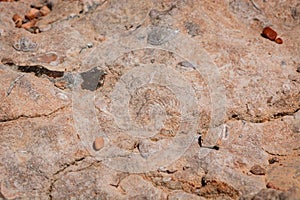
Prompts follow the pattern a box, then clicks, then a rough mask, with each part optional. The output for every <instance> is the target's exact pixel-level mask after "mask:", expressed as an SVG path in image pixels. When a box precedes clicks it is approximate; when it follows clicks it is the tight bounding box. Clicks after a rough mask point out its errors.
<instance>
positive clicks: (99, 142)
mask: <svg viewBox="0 0 300 200" xmlns="http://www.w3.org/2000/svg"><path fill="white" fill-rule="evenodd" d="M103 147H104V139H103V137H97V138H96V139H95V141H94V149H95V150H96V151H99V150H100V149H102V148H103Z"/></svg>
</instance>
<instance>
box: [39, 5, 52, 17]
mask: <svg viewBox="0 0 300 200" xmlns="http://www.w3.org/2000/svg"><path fill="white" fill-rule="evenodd" d="M40 12H41V15H42V16H46V15H48V14H49V13H50V12H51V10H50V9H49V8H48V6H43V7H42V8H41V9H40Z"/></svg>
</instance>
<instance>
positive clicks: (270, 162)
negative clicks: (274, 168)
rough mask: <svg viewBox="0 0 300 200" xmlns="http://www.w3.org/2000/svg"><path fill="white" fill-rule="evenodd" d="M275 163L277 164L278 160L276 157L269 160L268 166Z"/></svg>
mask: <svg viewBox="0 0 300 200" xmlns="http://www.w3.org/2000/svg"><path fill="white" fill-rule="evenodd" d="M276 162H279V158H278V157H273V158H271V159H269V164H274V163H276Z"/></svg>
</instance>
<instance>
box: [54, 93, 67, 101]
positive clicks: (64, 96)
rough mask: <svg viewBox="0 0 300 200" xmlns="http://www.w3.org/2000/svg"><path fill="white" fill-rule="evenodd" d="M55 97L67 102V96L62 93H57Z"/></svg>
mask: <svg viewBox="0 0 300 200" xmlns="http://www.w3.org/2000/svg"><path fill="white" fill-rule="evenodd" d="M56 96H57V97H58V98H60V99H61V100H64V101H67V100H69V97H68V96H67V95H65V94H64V93H57V94H56Z"/></svg>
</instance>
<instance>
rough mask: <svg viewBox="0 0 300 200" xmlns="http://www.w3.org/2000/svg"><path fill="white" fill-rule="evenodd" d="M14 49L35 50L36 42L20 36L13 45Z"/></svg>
mask: <svg viewBox="0 0 300 200" xmlns="http://www.w3.org/2000/svg"><path fill="white" fill-rule="evenodd" d="M13 47H14V49H15V50H17V51H23V52H28V51H35V50H36V49H37V44H36V43H35V42H32V41H31V40H29V39H27V38H25V37H22V38H21V39H20V40H19V41H18V42H16V43H15V44H14V45H13Z"/></svg>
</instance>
